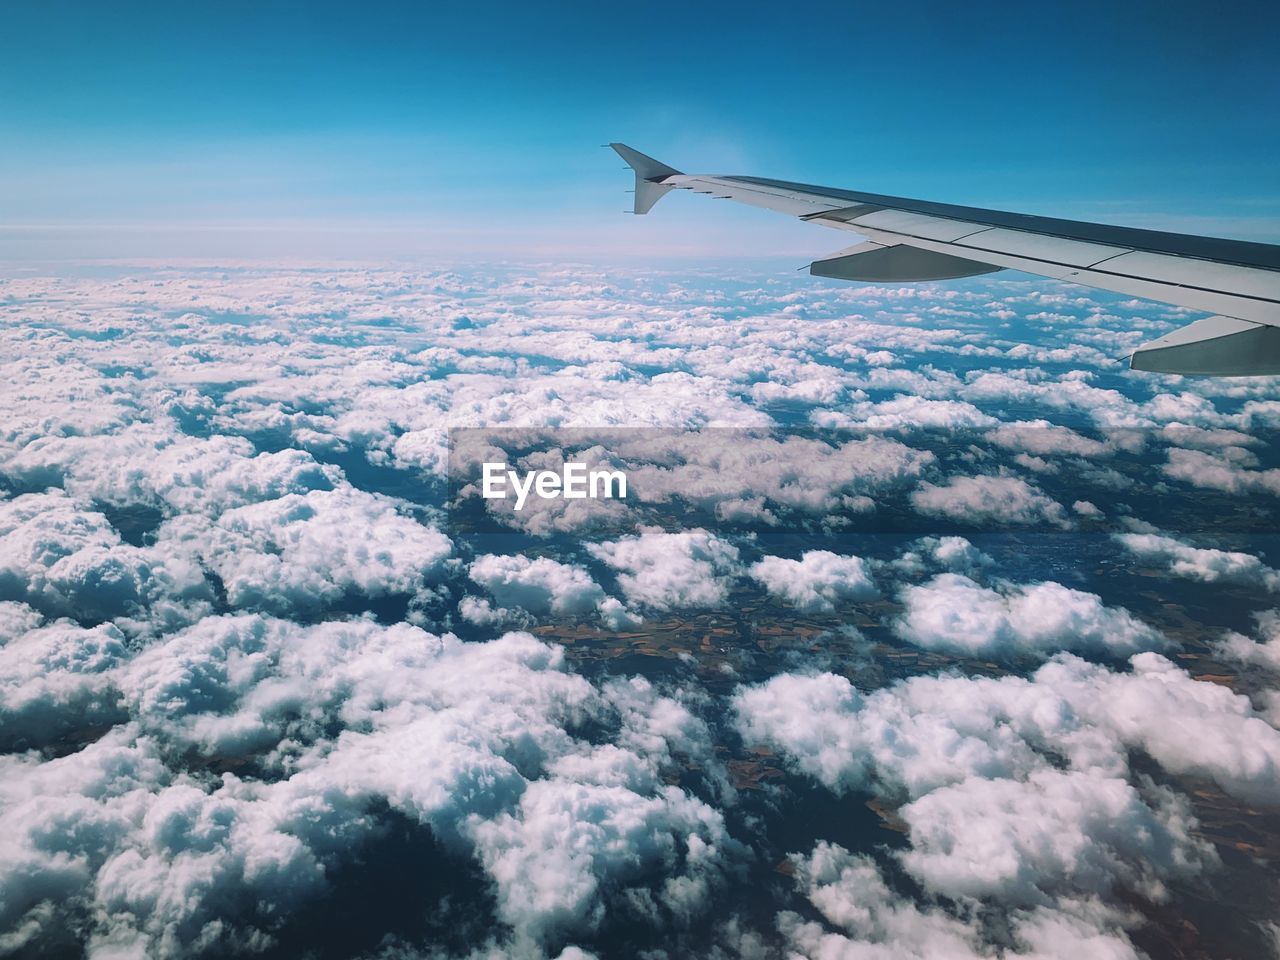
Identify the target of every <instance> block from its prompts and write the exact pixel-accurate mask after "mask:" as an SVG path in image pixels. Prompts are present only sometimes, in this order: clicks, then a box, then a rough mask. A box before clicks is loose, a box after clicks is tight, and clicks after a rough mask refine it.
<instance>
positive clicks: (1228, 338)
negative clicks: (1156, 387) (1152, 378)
mask: <svg viewBox="0 0 1280 960" xmlns="http://www.w3.org/2000/svg"><path fill="white" fill-rule="evenodd" d="M1129 365H1130V366H1131V367H1132V368H1133V369H1134V370H1146V371H1148V372H1151V373H1181V374H1187V375H1192V376H1212V377H1256V376H1263V375H1267V374H1276V373H1280V327H1272V326H1268V325H1267V324H1264V323H1250V322H1248V321H1247V320H1237V319H1235V318H1234V317H1207V318H1205V319H1204V320H1197V321H1196V322H1195V323H1192V324H1188V325H1187V326H1185V327H1180V328H1179V329H1177V330H1175V331H1173V333H1169V334H1166V335H1165V336H1163V337H1159V338H1157V339H1155V340H1152V341H1151V342H1150V343H1144V344H1143V345H1142V346H1141V347H1139V348H1138V349H1137V350H1136V351H1134V354H1133V357H1132V358H1131V359H1130V361H1129Z"/></svg>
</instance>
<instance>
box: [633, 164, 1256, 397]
mask: <svg viewBox="0 0 1280 960" xmlns="http://www.w3.org/2000/svg"><path fill="white" fill-rule="evenodd" d="M610 146H611V147H613V149H614V150H616V151H617V152H618V154H619V155H620V156H621V157H622V159H623V160H625V161H626V162H627V164H628V166H630V167H631V168H632V169H633V170H634V171H635V175H636V194H635V196H636V200H635V209H634V212H635V213H648V212H649V210H650V209H651V208H652V207H653V205H654V204H655V203H657V202H658V200H659V199H661V198H662V197H663V196H664V195H665V194H667V193H668V192H670V191H671V190H692V191H694V192H696V193H705V194H709V195H710V196H713V197H719V198H722V199H728V200H737V201H738V202H740V203H746V204H750V205H751V206H755V207H763V208H765V209H766V210H774V211H777V212H778V213H785V214H789V215H791V216H794V217H799V218H800V219H801V220H807V221H810V222H812V223H817V224H820V225H822V226H825V227H833V228H835V229H838V230H847V231H849V232H851V233H855V234H858V235H859V236H861V237H865V238H866V240H865V242H862V243H858V244H856V245H854V246H851V247H846V248H845V249H843V250H839V251H837V252H836V253H833V254H831V255H830V256H827V257H824V258H822V259H820V260H815V261H814V262H813V263H812V264H810V267H809V270H810V273H812V274H813V275H814V276H819V277H831V278H835V279H841V280H858V281H866V282H904V281H912V280H949V279H954V278H956V277H969V276H974V275H976V274H981V273H993V272H995V271H996V270H1002V269H1011V270H1022V271H1024V272H1026V273H1034V274H1038V275H1039V276H1042V277H1051V278H1053V279H1055V280H1065V281H1069V282H1071V283H1079V284H1083V285H1084V286H1087V287H1097V288H1099V289H1102V290H1113V291H1115V292H1117V293H1123V294H1126V295H1130V296H1135V297H1144V298H1146V299H1150V300H1159V301H1162V302H1164V303H1171V304H1175V305H1177V306H1180V307H1188V308H1190V309H1193V310H1202V311H1204V312H1205V313H1208V314H1213V316H1210V317H1208V318H1207V319H1204V320H1197V321H1196V322H1195V323H1192V324H1190V325H1189V326H1186V327H1183V328H1181V329H1179V330H1176V331H1174V332H1173V333H1171V334H1169V335H1168V336H1165V337H1161V338H1159V339H1158V340H1153V341H1151V342H1150V343H1146V344H1143V345H1142V346H1141V347H1139V348H1138V350H1137V351H1135V352H1134V354H1133V356H1132V358H1131V361H1130V365H1131V366H1132V367H1133V369H1135V370H1148V371H1153V372H1158V373H1181V374H1201V375H1208V376H1224V377H1232V376H1259V375H1266V374H1280V246H1274V245H1272V244H1266V243H1249V242H1247V241H1243V240H1224V239H1218V238H1215V237H1196V236H1189V235H1186V234H1179V233H1164V232H1161V231H1157V230H1139V229H1135V228H1132V227H1116V226H1110V225H1108V224H1101V223H1083V222H1080V221H1075V220H1058V219H1055V218H1052V217H1035V216H1029V215H1027V214H1021V213H1007V212H1004V211H1000V210H983V209H980V208H977V207H961V206H955V205H953V204H948V203H933V202H930V201H927V200H908V199H905V198H903V197H889V196H883V195H881V194H875V193H862V192H858V191H854V190H839V189H835V188H832V187H816V186H811V185H809V184H803V183H788V182H787V181H784V180H768V179H765V178H762V177H738V176H732V177H730V176H707V175H702V174H698V175H687V174H683V173H680V172H679V171H677V170H675V169H674V168H672V167H669V166H667V165H666V164H663V163H659V162H658V161H657V160H654V159H653V158H652V157H647V156H645V155H644V154H643V153H639V152H638V151H636V150H632V149H631V148H630V147H628V146H626V145H625V144H621V143H613V144H610Z"/></svg>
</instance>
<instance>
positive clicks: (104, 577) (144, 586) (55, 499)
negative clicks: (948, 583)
mask: <svg viewBox="0 0 1280 960" xmlns="http://www.w3.org/2000/svg"><path fill="white" fill-rule="evenodd" d="M0 597H3V598H5V599H8V600H21V601H25V602H26V603H28V604H30V605H31V606H33V607H35V608H37V609H39V610H41V611H42V612H44V613H45V614H47V615H50V616H55V617H56V616H75V617H78V618H80V619H82V620H89V621H92V620H105V619H108V618H111V617H124V616H140V615H143V614H149V615H151V616H152V617H159V618H166V619H171V618H174V617H177V618H178V619H181V618H182V617H183V616H186V615H189V614H190V613H191V612H192V611H195V612H202V611H204V610H206V609H207V607H208V604H207V601H208V600H209V599H211V598H212V592H211V590H210V589H209V587H208V585H207V584H206V582H205V578H204V573H203V571H202V570H201V569H200V568H199V566H198V565H197V564H195V563H193V562H191V561H190V559H188V558H184V557H180V556H173V555H167V554H165V553H164V552H162V551H160V550H157V549H154V548H140V547H134V546H132V545H130V544H126V543H124V542H123V541H122V540H121V538H120V534H119V532H118V531H117V530H116V529H115V528H114V527H113V526H112V525H111V523H110V522H109V521H108V520H107V518H106V517H105V516H104V515H103V514H102V513H99V512H97V511H95V510H93V509H92V508H91V507H90V505H89V504H88V503H86V502H84V501H81V500H76V499H74V498H72V497H69V496H67V495H66V494H64V493H62V492H61V491H49V492H47V493H30V494H24V495H22V496H19V497H15V498H13V499H12V500H0Z"/></svg>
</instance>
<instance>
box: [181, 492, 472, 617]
mask: <svg viewBox="0 0 1280 960" xmlns="http://www.w3.org/2000/svg"><path fill="white" fill-rule="evenodd" d="M157 546H158V547H159V548H163V549H168V550H171V551H173V552H174V553H178V554H183V553H187V554H191V555H194V556H196V557H199V558H200V560H201V561H202V562H203V563H204V564H206V565H207V566H209V567H210V568H211V569H213V570H214V571H215V572H216V573H217V575H218V576H219V578H220V579H221V581H222V583H223V586H224V587H225V589H226V594H227V599H228V601H229V602H230V603H231V604H232V605H233V606H236V607H241V608H248V609H258V610H266V611H269V612H276V613H288V612H291V611H299V612H300V613H302V615H304V616H305V615H307V614H308V613H309V612H311V611H312V610H314V608H315V607H317V606H322V605H325V604H332V603H334V602H336V601H338V600H340V599H341V598H342V597H343V596H345V595H347V594H348V593H359V594H363V595H364V596H368V597H378V596H385V595H387V594H396V593H398V594H412V593H414V592H415V591H417V590H418V589H419V588H420V587H421V586H422V585H423V583H424V579H425V578H427V577H429V576H431V575H432V574H435V573H437V572H438V571H439V570H440V567H441V565H442V564H443V562H444V561H445V560H446V558H447V557H448V556H449V554H450V552H451V550H452V544H451V543H450V541H449V538H448V537H447V536H445V535H444V534H443V533H441V532H440V531H438V530H436V529H434V528H431V527H426V526H423V525H422V524H420V523H418V522H417V521H415V520H413V519H411V518H409V517H407V516H404V514H403V513H402V512H401V511H400V510H399V509H397V505H396V503H395V502H394V501H392V500H390V499H389V498H387V497H382V496H378V495H376V494H370V493H365V492H363V491H360V490H355V489H353V488H350V487H340V488H338V489H336V490H322V491H313V492H311V493H308V494H288V495H286V496H283V497H280V498H278V499H275V500H268V501H266V502H264V503H256V504H250V505H248V506H243V507H236V508H234V509H232V510H228V511H226V512H224V513H223V514H222V515H221V516H219V517H218V518H217V519H216V520H213V521H210V520H207V519H206V518H203V517H200V516H198V515H196V516H185V517H181V518H177V519H174V520H172V521H170V522H169V523H167V524H166V525H165V526H164V527H162V528H161V529H160V531H159V532H158V538H157Z"/></svg>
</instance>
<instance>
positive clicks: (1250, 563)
mask: <svg viewBox="0 0 1280 960" xmlns="http://www.w3.org/2000/svg"><path fill="white" fill-rule="evenodd" d="M1115 539H1116V540H1117V541H1118V542H1119V543H1120V544H1121V546H1123V547H1124V548H1125V549H1126V550H1128V551H1129V552H1130V553H1132V554H1133V555H1134V556H1136V557H1139V558H1140V559H1142V560H1144V561H1152V562H1155V563H1159V564H1161V565H1162V566H1164V567H1165V568H1166V569H1167V570H1168V571H1169V573H1170V574H1172V575H1173V576H1175V577H1186V578H1187V579H1189V580H1199V581H1200V582H1202V583H1218V582H1224V583H1243V584H1253V585H1257V586H1260V587H1264V588H1265V589H1267V590H1276V589H1277V588H1280V572H1278V571H1276V570H1273V569H1271V568H1270V567H1268V566H1267V565H1266V564H1264V563H1263V562H1262V561H1261V560H1259V559H1258V558H1257V557H1255V556H1253V555H1252V554H1248V553H1240V552H1238V551H1230V550H1213V549H1204V548H1200V547H1193V546H1191V545H1190V544H1187V543H1183V542H1182V541H1181V540H1176V539H1174V538H1173V537H1164V536H1159V535H1157V534H1152V533H1121V534H1116V537H1115Z"/></svg>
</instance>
